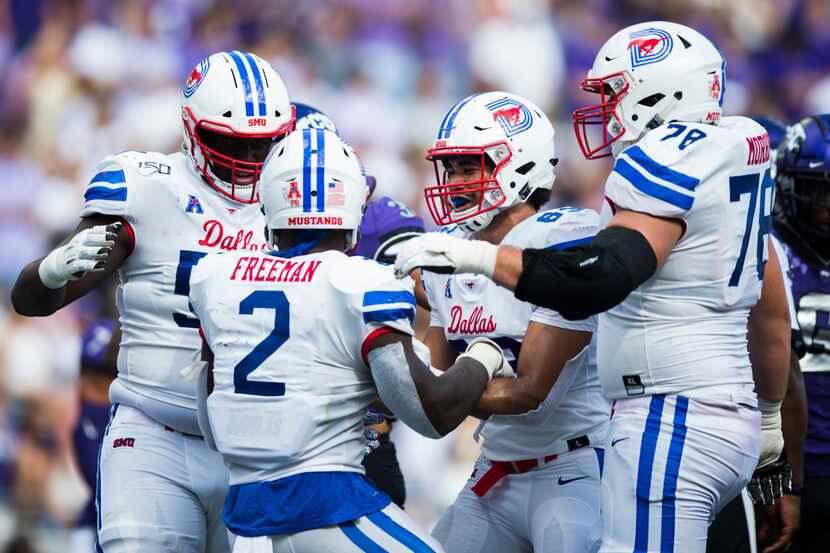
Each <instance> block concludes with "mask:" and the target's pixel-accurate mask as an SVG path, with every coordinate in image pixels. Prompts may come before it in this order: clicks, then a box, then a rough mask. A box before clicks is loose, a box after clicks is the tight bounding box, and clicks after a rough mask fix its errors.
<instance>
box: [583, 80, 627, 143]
mask: <svg viewBox="0 0 830 553" xmlns="http://www.w3.org/2000/svg"><path fill="white" fill-rule="evenodd" d="M620 78H622V79H623V80H624V81H625V84H624V85H623V86H622V87H620V89H619V90H617V91H616V92H615V91H614V88H613V87H612V86H611V84H610V83H611V82H612V81H614V80H619V79H620ZM580 86H581V88H582V90H585V91H587V92H593V93H594V94H599V104H595V105H592V106H587V107H584V108H579V109H577V110H576V111H574V114H573V123H574V133H576V140H577V142H579V148H580V149H581V150H582V154H583V155H584V156H585V157H586V159H599V158H603V157H608V156H610V155H611V144H613V143H614V142H616V141H617V139H619V138H620V137H621V136H622V135H623V134H624V133H625V125H623V122H622V118H620V116H619V114H618V113H617V105H618V104H619V103H620V101H621V100H622V99H623V98H624V97H625V95H626V94H628V89H629V86H630V84H629V81H628V78H627V77H626V75H625V73H611V74H610V75H606V76H604V77H599V78H596V79H584V80H583V81H582V84H581V85H580ZM612 122H615V123H616V124H617V125H618V126H619V132H617V133H615V134H612V133H611V132H610V131H609V130H608V127H609V126H610V124H611V123H612ZM597 126H598V127H599V129H597V128H596V127H597ZM589 127H590V129H591V130H590V131H589ZM597 135H601V139H600V140H599V141H600V144H599V145H594V144H595V142H596V141H597Z"/></svg>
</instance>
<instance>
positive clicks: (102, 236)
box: [38, 222, 121, 290]
mask: <svg viewBox="0 0 830 553" xmlns="http://www.w3.org/2000/svg"><path fill="white" fill-rule="evenodd" d="M120 229H121V223H120V222H116V223H112V224H109V225H97V226H94V227H90V228H88V229H84V230H82V231H81V232H79V233H78V234H76V235H75V236H73V237H72V239H71V240H69V242H67V243H66V244H64V245H63V246H59V247H57V248H55V249H54V250H52V251H51V252H50V253H49V255H47V256H46V257H45V258H44V259H43V261H41V262H40V265H39V266H38V274H39V275H40V280H41V281H42V282H43V284H44V285H45V286H46V287H47V288H52V289H53V290H54V289H57V288H63V287H64V286H66V283H67V282H68V281H70V280H77V279H79V278H81V277H82V276H84V275H85V274H87V273H88V272H90V271H102V270H104V266H105V265H106V262H107V258H108V257H109V256H110V254H111V253H112V248H113V246H115V239H116V237H117V236H118V231H119V230H120Z"/></svg>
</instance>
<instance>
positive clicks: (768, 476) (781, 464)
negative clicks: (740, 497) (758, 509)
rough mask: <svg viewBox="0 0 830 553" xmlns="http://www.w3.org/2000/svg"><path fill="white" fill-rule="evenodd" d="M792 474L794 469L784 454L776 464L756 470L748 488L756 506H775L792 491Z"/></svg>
mask: <svg viewBox="0 0 830 553" xmlns="http://www.w3.org/2000/svg"><path fill="white" fill-rule="evenodd" d="M759 467H760V464H759ZM792 474H793V473H792V468H791V467H790V463H789V462H788V461H787V457H786V455H784V454H781V455H780V456H779V458H778V460H777V461H775V462H774V463H772V464H769V465H766V466H765V467H763V468H758V469H756V470H755V473H754V474H753V475H752V480H750V481H749V484H748V485H747V487H746V488H747V491H748V492H749V497H750V498H752V502H753V503H755V504H756V505H767V506H771V505H773V504H774V503H775V501H776V500H777V499H778V498H780V497H781V496H783V495H784V494H785V493H787V492H788V491H790V489H792Z"/></svg>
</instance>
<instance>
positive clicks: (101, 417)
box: [72, 401, 110, 527]
mask: <svg viewBox="0 0 830 553" xmlns="http://www.w3.org/2000/svg"><path fill="white" fill-rule="evenodd" d="M109 410H110V405H109V403H105V404H100V403H92V402H89V401H83V402H81V412H80V414H79V416H78V425H77V426H76V427H75V430H74V431H73V432H72V444H73V445H74V448H75V456H76V460H77V461H78V467H79V468H80V470H81V476H83V478H84V482H86V485H87V486H89V489H90V490H91V491H92V494H93V498H92V499H90V500H89V502H87V504H86V506H85V507H84V510H83V511H81V514H80V515H79V516H78V520H77V522H76V523H75V525H76V526H78V527H83V526H91V527H95V499H94V498H95V487H96V478H95V477H96V474H97V471H98V447H99V446H100V444H101V438H102V437H103V435H104V429H105V428H106V426H107V422H108V421H109Z"/></svg>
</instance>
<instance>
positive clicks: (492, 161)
mask: <svg viewBox="0 0 830 553" xmlns="http://www.w3.org/2000/svg"><path fill="white" fill-rule="evenodd" d="M553 135H554V130H553V125H551V123H550V121H549V120H548V118H547V116H546V115H545V114H544V113H543V112H542V110H541V109H539V108H538V107H536V106H535V105H534V104H533V103H531V102H530V101H528V100H526V99H525V98H522V97H520V96H516V95H515V94H510V93H508V92H485V93H483V94H474V95H472V96H468V97H467V98H464V99H463V100H461V101H460V102H458V103H457V104H455V105H454V106H453V107H452V108H451V109H450V110H449V111H448V112H447V114H446V115H445V116H444V119H443V121H442V122H441V127H440V129H439V130H438V136H437V138H436V140H435V144H434V146H433V147H432V148H431V149H430V150H429V151H428V152H427V159H428V160H430V161H432V162H433V164H434V165H435V178H436V181H437V183H436V185H435V186H431V187H427V188H426V189H424V196H425V197H426V200H427V207H429V211H430V214H431V215H432V218H433V219H434V220H435V223H436V224H438V225H448V224H452V223H457V224H458V225H459V226H461V227H462V228H463V229H464V230H466V231H468V232H475V231H478V230H481V229H483V228H484V227H486V226H487V225H489V224H490V221H492V220H493V217H494V216H495V215H496V213H498V212H499V211H502V210H504V209H507V208H509V207H512V206H514V205H516V204H517V203H519V202H524V201H526V200H527V199H528V198H529V197H530V195H531V194H532V193H533V191H534V190H536V189H539V188H544V189H547V190H550V189H551V188H552V187H553V181H554V179H555V175H554V173H553V167H554V165H556V163H557V159H556V150H555V148H554V142H553ZM459 156H471V157H475V158H476V159H477V161H478V163H480V167H481V173H480V177H479V178H478V179H474V180H467V181H464V182H458V181H455V182H450V179H449V178H448V175H447V172H446V166H445V165H444V164H443V162H444V161H446V160H448V159H449V158H457V157H459ZM488 165H489V166H490V168H491V169H492V171H491V174H490V175H489V176H487V174H486V169H487V168H488Z"/></svg>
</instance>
